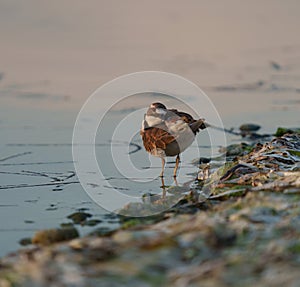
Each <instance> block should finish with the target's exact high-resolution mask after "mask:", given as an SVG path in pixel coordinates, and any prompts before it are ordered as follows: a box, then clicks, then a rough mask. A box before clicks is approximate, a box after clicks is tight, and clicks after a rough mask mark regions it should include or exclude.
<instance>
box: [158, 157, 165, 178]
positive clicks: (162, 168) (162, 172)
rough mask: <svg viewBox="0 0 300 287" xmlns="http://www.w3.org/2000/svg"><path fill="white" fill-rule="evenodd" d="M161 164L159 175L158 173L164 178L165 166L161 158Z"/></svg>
mask: <svg viewBox="0 0 300 287" xmlns="http://www.w3.org/2000/svg"><path fill="white" fill-rule="evenodd" d="M161 164H162V166H161V173H160V175H159V176H160V177H164V171H165V164H166V161H165V159H164V158H163V157H162V158H161Z"/></svg>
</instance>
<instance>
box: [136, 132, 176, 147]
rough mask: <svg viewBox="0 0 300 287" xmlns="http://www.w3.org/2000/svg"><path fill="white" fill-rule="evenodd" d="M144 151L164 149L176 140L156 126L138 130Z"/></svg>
mask: <svg viewBox="0 0 300 287" xmlns="http://www.w3.org/2000/svg"><path fill="white" fill-rule="evenodd" d="M140 134H141V136H142V140H143V144H144V147H145V149H146V151H148V152H151V151H152V150H154V149H163V150H165V149H166V147H167V145H168V144H170V143H172V142H174V141H176V139H175V137H174V136H172V135H171V134H169V133H168V132H167V131H166V130H164V129H162V128H157V127H150V128H148V129H145V130H141V132H140Z"/></svg>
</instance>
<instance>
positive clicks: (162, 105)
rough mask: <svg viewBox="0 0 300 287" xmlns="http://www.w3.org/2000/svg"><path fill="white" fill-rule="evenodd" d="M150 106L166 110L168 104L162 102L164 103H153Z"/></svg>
mask: <svg viewBox="0 0 300 287" xmlns="http://www.w3.org/2000/svg"><path fill="white" fill-rule="evenodd" d="M150 108H151V109H162V110H166V109H167V108H166V106H165V105H164V104H162V103H152V104H151V105H150Z"/></svg>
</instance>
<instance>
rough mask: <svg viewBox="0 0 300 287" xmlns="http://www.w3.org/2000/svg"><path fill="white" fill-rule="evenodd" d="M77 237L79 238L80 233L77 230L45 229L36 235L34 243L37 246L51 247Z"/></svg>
mask: <svg viewBox="0 0 300 287" xmlns="http://www.w3.org/2000/svg"><path fill="white" fill-rule="evenodd" d="M76 237H79V233H78V231H77V229H76V228H57V229H45V230H41V231H38V232H36V233H35V234H34V236H33V238H32V243H33V244H37V245H49V244H53V243H56V242H60V241H66V240H70V239H73V238H76Z"/></svg>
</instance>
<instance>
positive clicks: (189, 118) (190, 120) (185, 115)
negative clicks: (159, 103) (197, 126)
mask: <svg viewBox="0 0 300 287" xmlns="http://www.w3.org/2000/svg"><path fill="white" fill-rule="evenodd" d="M168 111H169V112H171V114H173V115H174V114H175V115H177V116H178V117H180V118H181V119H182V120H183V121H185V122H186V123H187V124H191V123H194V122H195V121H196V120H195V119H194V118H193V117H192V116H191V115H190V114H188V113H185V112H180V111H178V110H176V109H170V110H168Z"/></svg>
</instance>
